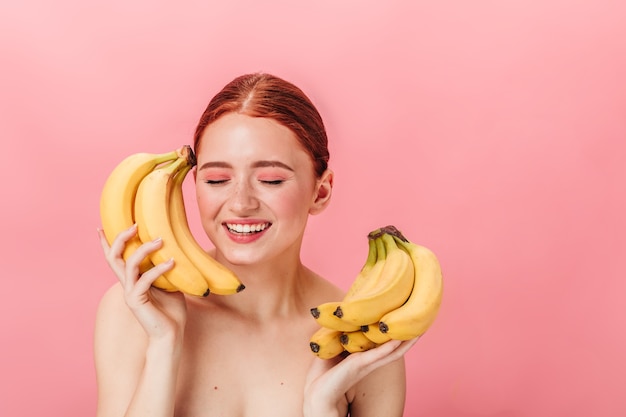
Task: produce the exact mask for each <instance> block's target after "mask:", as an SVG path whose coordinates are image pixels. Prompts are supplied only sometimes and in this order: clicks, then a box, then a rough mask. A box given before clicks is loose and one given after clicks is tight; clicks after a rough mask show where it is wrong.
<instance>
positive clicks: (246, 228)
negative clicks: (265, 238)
mask: <svg viewBox="0 0 626 417" xmlns="http://www.w3.org/2000/svg"><path fill="white" fill-rule="evenodd" d="M268 227H270V223H258V224H241V223H226V228H227V229H228V231H229V232H231V233H236V234H239V235H251V234H254V233H259V232H262V231H263V230H265V229H267V228H268Z"/></svg>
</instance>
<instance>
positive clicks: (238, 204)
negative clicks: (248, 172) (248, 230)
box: [230, 181, 259, 215]
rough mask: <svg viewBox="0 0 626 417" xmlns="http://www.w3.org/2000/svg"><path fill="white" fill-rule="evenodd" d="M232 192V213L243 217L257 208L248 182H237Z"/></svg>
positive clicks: (257, 202)
mask: <svg viewBox="0 0 626 417" xmlns="http://www.w3.org/2000/svg"><path fill="white" fill-rule="evenodd" d="M233 191H234V192H233V195H232V197H231V199H230V207H231V210H232V211H233V212H234V213H237V214H240V215H245V214H247V213H250V212H252V211H254V210H256V209H258V208H259V200H258V199H257V196H256V192H255V190H254V187H253V186H252V185H251V184H249V183H248V181H239V182H238V183H237V185H236V187H235V189H234V190H233Z"/></svg>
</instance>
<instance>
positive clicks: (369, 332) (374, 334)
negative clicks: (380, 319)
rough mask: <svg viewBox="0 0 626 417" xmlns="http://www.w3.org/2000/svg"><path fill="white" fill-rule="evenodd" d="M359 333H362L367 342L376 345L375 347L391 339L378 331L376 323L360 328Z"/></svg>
mask: <svg viewBox="0 0 626 417" xmlns="http://www.w3.org/2000/svg"><path fill="white" fill-rule="evenodd" d="M361 331H362V332H363V334H364V335H365V337H367V338H368V339H369V340H371V341H372V342H374V343H376V344H377V345H382V344H383V343H385V342H388V341H390V340H391V337H389V335H387V334H385V333H383V332H381V331H380V327H379V326H378V323H372V324H369V325H365V326H361Z"/></svg>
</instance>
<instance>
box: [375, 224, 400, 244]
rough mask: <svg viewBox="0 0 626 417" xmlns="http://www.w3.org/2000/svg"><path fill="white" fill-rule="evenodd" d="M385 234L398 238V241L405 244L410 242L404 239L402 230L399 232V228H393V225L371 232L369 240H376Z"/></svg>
mask: <svg viewBox="0 0 626 417" xmlns="http://www.w3.org/2000/svg"><path fill="white" fill-rule="evenodd" d="M384 234H389V235H392V236H395V237H397V238H398V239H400V240H402V241H403V242H408V241H409V240H408V239H407V238H406V237H404V235H403V234H402V232H400V230H398V228H397V227H395V226H393V225H389V226H384V227H381V228H379V229H376V230H373V231H371V232H370V233H369V234H368V235H367V238H368V239H376V238H378V237H380V236H382V235H384Z"/></svg>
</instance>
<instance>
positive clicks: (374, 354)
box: [337, 338, 418, 380]
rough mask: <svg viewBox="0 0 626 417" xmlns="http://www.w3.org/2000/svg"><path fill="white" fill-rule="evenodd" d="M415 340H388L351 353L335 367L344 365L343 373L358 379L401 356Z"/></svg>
mask: <svg viewBox="0 0 626 417" xmlns="http://www.w3.org/2000/svg"><path fill="white" fill-rule="evenodd" d="M417 340H418V339H417V338H415V339H411V340H408V341H402V340H390V341H388V342H386V343H383V344H382V345H380V346H378V347H376V348H374V349H370V350H367V351H365V352H357V353H353V354H351V355H350V356H348V357H347V358H346V360H345V361H344V362H345V363H341V364H339V365H337V367H345V368H346V373H345V375H350V378H351V379H353V380H360V379H362V378H364V377H365V376H367V375H369V374H370V373H371V372H373V371H375V370H376V369H378V368H380V367H382V366H385V365H387V364H389V363H391V362H394V361H396V360H398V359H400V358H402V357H403V356H404V354H405V353H406V352H408V350H409V349H410V348H411V347H412V346H413V345H414V344H415V343H416V342H417Z"/></svg>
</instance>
